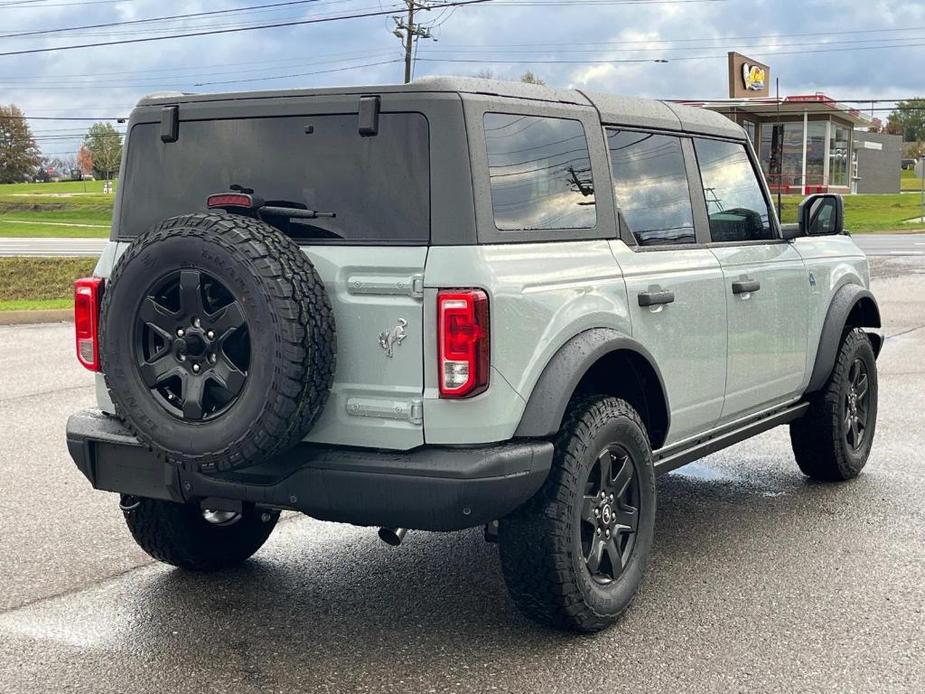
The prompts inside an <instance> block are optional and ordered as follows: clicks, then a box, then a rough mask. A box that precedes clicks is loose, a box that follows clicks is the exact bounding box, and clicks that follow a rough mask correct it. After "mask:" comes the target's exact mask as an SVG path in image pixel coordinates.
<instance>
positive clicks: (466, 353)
mask: <svg viewBox="0 0 925 694" xmlns="http://www.w3.org/2000/svg"><path fill="white" fill-rule="evenodd" d="M437 333H438V334H437V340H438V343H439V352H440V354H439V364H438V367H439V369H440V373H439V380H440V397H442V398H468V397H472V396H473V395H478V394H479V393H481V392H483V391H485V389H486V388H488V372H489V368H490V361H489V360H490V351H489V340H488V338H489V323H488V295H487V294H485V292H483V291H482V290H481V289H453V290H441V291H440V292H438V293H437Z"/></svg>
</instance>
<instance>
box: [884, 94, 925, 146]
mask: <svg viewBox="0 0 925 694" xmlns="http://www.w3.org/2000/svg"><path fill="white" fill-rule="evenodd" d="M886 131H887V132H888V133H890V134H891V135H902V136H903V141H904V142H921V141H922V140H925V99H910V100H908V101H900V102H898V103H897V104H896V109H895V110H894V111H893V112H892V113H890V115H889V117H888V118H887V121H886Z"/></svg>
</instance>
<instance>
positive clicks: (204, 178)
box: [119, 113, 430, 244]
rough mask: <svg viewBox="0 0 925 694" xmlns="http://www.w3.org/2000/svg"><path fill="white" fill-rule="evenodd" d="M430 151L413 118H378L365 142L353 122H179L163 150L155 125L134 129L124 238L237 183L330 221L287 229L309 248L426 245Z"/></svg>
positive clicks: (424, 128) (421, 122) (295, 223)
mask: <svg viewBox="0 0 925 694" xmlns="http://www.w3.org/2000/svg"><path fill="white" fill-rule="evenodd" d="M429 150H430V144H429V136H428V125H427V119H426V118H425V117H424V116H423V115H421V114H419V113H398V114H390V113H384V114H382V115H381V116H380V117H379V132H378V134H377V135H375V136H374V137H363V136H361V135H360V134H359V133H358V131H357V116H356V114H346V115H320V116H319V115H313V116H295V117H290V116H287V117H281V118H247V119H233V120H211V121H184V122H181V123H180V139H179V141H177V142H175V143H168V144H165V143H163V142H161V139H160V124H147V123H146V124H140V125H136V126H135V127H133V128H132V132H131V135H130V136H129V143H128V160H127V166H126V171H125V173H124V176H123V180H124V182H125V184H124V185H125V191H124V194H125V197H124V200H123V203H122V206H121V220H120V225H119V235H120V236H136V235H138V234H140V233H141V232H143V231H145V230H146V229H148V228H150V227H151V226H153V225H154V224H157V223H158V222H159V221H161V220H163V219H165V218H167V217H172V216H175V215H180V214H187V213H190V212H197V211H202V210H204V209H206V199H207V198H208V196H209V195H210V194H212V193H221V192H224V191H227V190H229V187H230V186H231V185H233V184H237V185H240V186H243V187H245V188H252V189H253V190H254V194H255V195H259V196H260V197H262V198H263V199H264V200H266V201H267V202H268V203H269V204H274V203H275V204H280V203H282V204H285V205H286V206H288V207H293V206H294V207H301V208H304V209H309V210H317V211H321V212H334V213H335V215H336V216H335V217H333V218H318V219H304V220H303V219H293V220H290V221H289V223H288V224H287V225H286V228H285V229H284V231H285V232H286V233H288V234H290V235H291V236H293V237H294V238H296V239H305V240H310V241H311V242H316V241H318V240H320V241H328V242H334V243H336V242H339V241H343V242H353V243H370V244H376V243H382V244H388V243H427V242H428V241H429V240H430V154H429Z"/></svg>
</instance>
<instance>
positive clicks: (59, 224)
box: [0, 217, 112, 229]
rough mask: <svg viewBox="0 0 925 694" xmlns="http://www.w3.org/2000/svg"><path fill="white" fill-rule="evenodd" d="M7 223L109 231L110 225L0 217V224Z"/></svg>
mask: <svg viewBox="0 0 925 694" xmlns="http://www.w3.org/2000/svg"><path fill="white" fill-rule="evenodd" d="M4 222H9V223H10V224H34V225H35V226H41V227H81V228H83V229H109V227H110V226H112V225H111V224H76V223H71V222H36V221H28V220H25V219H7V218H6V217H0V224H3V223H4Z"/></svg>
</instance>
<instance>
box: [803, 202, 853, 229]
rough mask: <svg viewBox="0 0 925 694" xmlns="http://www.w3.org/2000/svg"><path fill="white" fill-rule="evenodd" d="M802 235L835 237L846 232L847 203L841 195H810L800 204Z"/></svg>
mask: <svg viewBox="0 0 925 694" xmlns="http://www.w3.org/2000/svg"><path fill="white" fill-rule="evenodd" d="M799 219H800V233H801V234H804V235H806V236H835V235H837V234H841V233H844V231H845V202H844V200H842V198H841V196H840V195H810V196H809V197H808V198H806V199H805V200H804V201H803V202H801V203H800V212H799Z"/></svg>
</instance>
